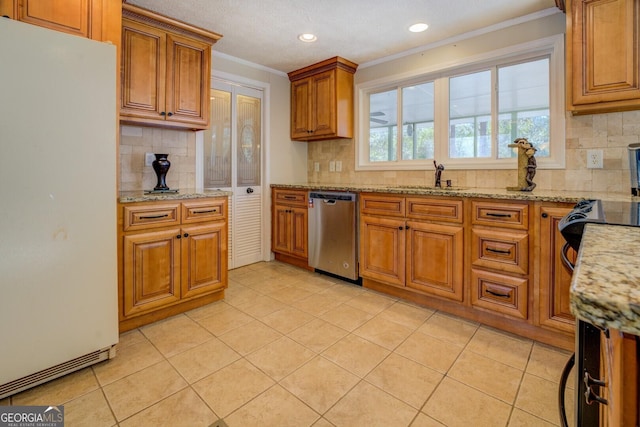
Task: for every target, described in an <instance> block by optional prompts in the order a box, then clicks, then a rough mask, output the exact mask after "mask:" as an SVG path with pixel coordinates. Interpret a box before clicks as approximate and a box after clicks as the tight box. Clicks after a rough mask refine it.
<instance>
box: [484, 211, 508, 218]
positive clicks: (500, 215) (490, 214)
mask: <svg viewBox="0 0 640 427" xmlns="http://www.w3.org/2000/svg"><path fill="white" fill-rule="evenodd" d="M487 216H495V217H498V218H511V214H503V213H495V212H487Z"/></svg>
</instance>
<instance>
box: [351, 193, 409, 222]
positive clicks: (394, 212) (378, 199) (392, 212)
mask: <svg viewBox="0 0 640 427" xmlns="http://www.w3.org/2000/svg"><path fill="white" fill-rule="evenodd" d="M360 212H361V213H363V214H368V215H384V216H401V217H404V212H405V199H404V197H396V196H380V195H374V194H362V195H361V196H360Z"/></svg>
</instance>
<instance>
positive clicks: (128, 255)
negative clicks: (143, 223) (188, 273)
mask: <svg viewBox="0 0 640 427" xmlns="http://www.w3.org/2000/svg"><path fill="white" fill-rule="evenodd" d="M177 235H180V229H179V228H175V229H169V230H162V231H152V232H149V233H138V234H134V235H130V236H124V238H123V244H124V255H123V256H124V259H123V261H124V277H123V289H122V290H123V292H122V296H123V298H124V307H123V309H124V311H123V313H122V314H123V317H129V316H134V315H136V314H139V313H145V312H148V311H150V310H153V309H156V308H160V307H164V306H166V305H168V304H173V303H175V302H178V301H180V269H179V268H180V248H179V245H180V241H179V240H178V239H176V236H177ZM176 267H177V268H176Z"/></svg>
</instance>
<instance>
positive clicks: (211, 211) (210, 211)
mask: <svg viewBox="0 0 640 427" xmlns="http://www.w3.org/2000/svg"><path fill="white" fill-rule="evenodd" d="M214 212H218V209H209V210H208V211H193V213H194V214H196V215H197V214H206V213H214Z"/></svg>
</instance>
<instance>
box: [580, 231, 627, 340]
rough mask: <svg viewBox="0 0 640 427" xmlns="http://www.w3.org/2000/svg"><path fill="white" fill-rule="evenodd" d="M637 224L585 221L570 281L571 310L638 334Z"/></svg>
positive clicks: (597, 322)
mask: <svg viewBox="0 0 640 427" xmlns="http://www.w3.org/2000/svg"><path fill="white" fill-rule="evenodd" d="M638 253H640V227H625V226H619V225H603V224H587V226H586V227H585V232H584V234H583V236H582V245H581V246H580V251H579V252H578V259H577V261H576V268H575V271H574V273H573V279H572V281H571V292H570V295H571V298H570V301H571V312H572V313H573V314H574V315H575V316H576V317H578V318H579V319H581V320H584V321H587V322H589V323H591V324H594V325H596V326H601V327H603V328H612V329H618V330H621V331H622V332H627V333H631V334H634V335H640V265H639V263H638V255H637V254H638Z"/></svg>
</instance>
